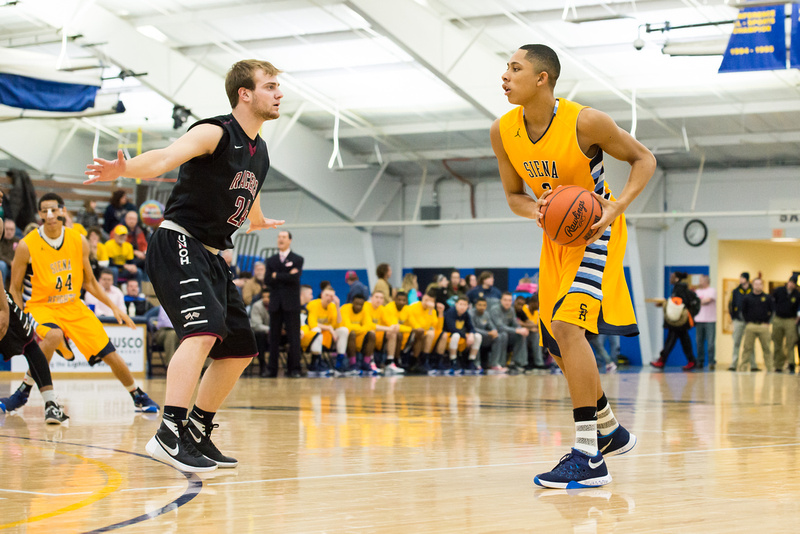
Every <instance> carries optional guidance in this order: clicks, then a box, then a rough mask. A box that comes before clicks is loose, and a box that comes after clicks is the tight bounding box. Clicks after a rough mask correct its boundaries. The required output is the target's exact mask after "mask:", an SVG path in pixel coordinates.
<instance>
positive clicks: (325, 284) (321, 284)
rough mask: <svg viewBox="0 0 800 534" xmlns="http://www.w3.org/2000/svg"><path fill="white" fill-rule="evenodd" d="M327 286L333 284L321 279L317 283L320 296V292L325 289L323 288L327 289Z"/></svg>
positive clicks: (331, 286)
mask: <svg viewBox="0 0 800 534" xmlns="http://www.w3.org/2000/svg"><path fill="white" fill-rule="evenodd" d="M329 287H330V288H333V285H332V284H331V282H330V280H323V281H322V282H320V283H319V296H320V297H321V296H322V292H323V291H325V289H327V288H329Z"/></svg>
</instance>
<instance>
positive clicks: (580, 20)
mask: <svg viewBox="0 0 800 534" xmlns="http://www.w3.org/2000/svg"><path fill="white" fill-rule="evenodd" d="M628 18H630V17H629V16H627V15H620V14H619V13H609V14H607V15H597V16H594V17H575V18H572V19H570V18H567V19H564V20H565V21H566V22H571V23H573V24H582V23H584V22H602V21H604V20H619V19H628Z"/></svg>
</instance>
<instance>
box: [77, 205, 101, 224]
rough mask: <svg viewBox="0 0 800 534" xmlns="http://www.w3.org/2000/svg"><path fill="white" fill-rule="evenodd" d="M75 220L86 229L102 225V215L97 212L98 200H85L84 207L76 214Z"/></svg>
mask: <svg viewBox="0 0 800 534" xmlns="http://www.w3.org/2000/svg"><path fill="white" fill-rule="evenodd" d="M74 222H76V223H78V224H80V225H81V226H83V227H84V228H86V229H89V228H91V227H93V226H99V225H100V215H99V214H98V213H97V201H96V200H84V201H83V207H82V208H81V209H79V210H78V213H76V214H75V217H74Z"/></svg>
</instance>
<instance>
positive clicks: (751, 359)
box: [738, 278, 775, 371]
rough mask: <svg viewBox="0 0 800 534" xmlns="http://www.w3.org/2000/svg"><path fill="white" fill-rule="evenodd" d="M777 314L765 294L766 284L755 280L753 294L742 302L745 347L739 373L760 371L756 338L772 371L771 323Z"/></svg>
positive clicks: (765, 361) (773, 305)
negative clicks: (748, 367)
mask: <svg viewBox="0 0 800 534" xmlns="http://www.w3.org/2000/svg"><path fill="white" fill-rule="evenodd" d="M774 312H775V303H774V302H773V300H772V297H771V296H769V295H768V294H766V293H764V282H763V281H762V280H761V278H756V279H755V280H753V292H752V293H750V294H749V295H746V296H745V298H744V300H743V301H742V315H743V316H744V322H745V327H744V346H743V347H742V358H741V360H740V361H739V369H738V370H739V371H746V370H747V366H748V365H749V366H750V370H751V371H760V370H761V369H759V368H758V367H756V351H755V346H756V338H758V342H759V343H760V344H761V352H763V353H764V365H765V367H766V368H767V370H768V371H770V370H772V368H773V367H772V351H771V350H770V344H769V342H770V336H769V321H770V318H771V317H772V315H773V314H774Z"/></svg>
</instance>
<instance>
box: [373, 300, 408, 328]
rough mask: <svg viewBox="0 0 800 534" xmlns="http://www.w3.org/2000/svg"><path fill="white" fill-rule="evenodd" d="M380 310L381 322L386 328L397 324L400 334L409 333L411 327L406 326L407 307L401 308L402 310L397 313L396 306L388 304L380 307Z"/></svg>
mask: <svg viewBox="0 0 800 534" xmlns="http://www.w3.org/2000/svg"><path fill="white" fill-rule="evenodd" d="M381 309H382V310H383V321H384V323H385V324H386V326H391V325H393V324H399V325H400V331H401V332H403V333H405V332H411V330H412V329H411V327H410V326H409V325H408V324H406V323H407V322H408V306H403V309H402V310H400V311H398V310H397V304H395V303H394V302H390V303H389V304H385V305H383V306H381ZM379 324H382V323H379Z"/></svg>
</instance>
